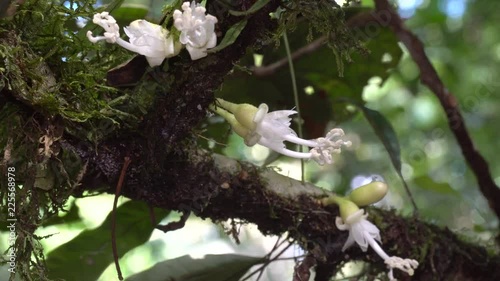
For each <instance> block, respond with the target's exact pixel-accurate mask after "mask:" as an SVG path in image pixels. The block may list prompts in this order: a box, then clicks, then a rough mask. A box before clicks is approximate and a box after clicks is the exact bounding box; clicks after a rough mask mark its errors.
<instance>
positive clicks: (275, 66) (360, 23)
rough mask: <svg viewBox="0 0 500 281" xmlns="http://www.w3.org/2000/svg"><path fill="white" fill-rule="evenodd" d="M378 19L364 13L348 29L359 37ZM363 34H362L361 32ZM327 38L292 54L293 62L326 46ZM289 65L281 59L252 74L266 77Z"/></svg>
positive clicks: (284, 59) (372, 14) (352, 21)
mask: <svg viewBox="0 0 500 281" xmlns="http://www.w3.org/2000/svg"><path fill="white" fill-rule="evenodd" d="M377 19H378V17H377V16H376V15H375V14H374V13H373V12H362V13H359V14H357V15H355V16H353V17H351V18H349V19H348V20H347V22H346V25H347V27H349V29H350V30H351V32H352V34H353V36H358V35H359V33H360V32H359V31H362V29H361V28H362V27H364V26H366V25H368V24H372V23H374V22H377ZM361 33H362V32H361ZM327 39H328V38H327V36H326V35H325V36H321V37H319V38H318V39H316V40H314V41H312V42H311V43H309V44H307V45H305V46H303V47H301V48H299V49H297V50H296V51H295V52H293V53H292V60H294V61H296V60H298V59H300V58H302V57H303V56H305V55H308V54H311V53H314V52H315V51H317V50H319V49H320V48H321V47H323V46H324V45H325V43H326V42H327ZM287 64H288V57H284V58H281V59H280V60H278V61H276V62H274V63H271V64H269V65H265V66H259V67H251V68H250V70H251V71H252V74H253V75H255V76H257V77H266V76H271V75H273V74H275V73H276V72H277V71H278V70H280V69H281V68H283V67H285V66H286V65H287Z"/></svg>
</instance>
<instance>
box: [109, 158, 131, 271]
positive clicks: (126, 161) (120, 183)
mask: <svg viewBox="0 0 500 281" xmlns="http://www.w3.org/2000/svg"><path fill="white" fill-rule="evenodd" d="M130 162H131V160H130V158H129V157H125V158H124V162H123V166H122V171H121V172H120V178H119V179H118V183H117V184H116V190H115V200H114V201H113V212H112V215H111V247H112V248H113V258H114V260H115V266H116V273H117V274H118V279H119V280H123V276H122V271H121V269H120V263H119V261H118V259H119V257H118V249H117V247H116V205H117V204H118V198H119V197H120V193H121V190H122V186H123V182H124V181H125V174H126V172H127V168H128V165H129V164H130Z"/></svg>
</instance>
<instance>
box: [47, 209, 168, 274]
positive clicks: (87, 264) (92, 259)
mask: <svg viewBox="0 0 500 281" xmlns="http://www.w3.org/2000/svg"><path fill="white" fill-rule="evenodd" d="M116 211H117V213H116V215H117V216H116V239H117V241H116V244H117V248H118V254H119V256H120V257H122V256H123V255H125V253H127V252H128V251H129V250H131V249H133V248H135V247H137V246H139V245H142V244H144V243H145V242H146V241H148V239H149V237H150V236H151V232H152V231H153V229H154V228H153V226H152V225H151V221H150V219H149V216H150V214H149V207H148V206H147V205H146V204H145V203H143V202H137V201H128V202H126V203H124V204H123V205H121V206H120V207H119V208H117V210H116ZM156 212H157V213H156V215H157V216H158V217H164V216H166V215H167V214H168V211H165V210H160V209H158V210H156ZM46 262H47V268H48V269H49V277H50V278H51V279H58V278H60V279H65V280H75V276H78V280H89V281H95V280H97V278H98V277H99V276H100V275H101V274H102V272H103V271H104V270H105V269H106V267H108V265H109V264H110V263H112V262H113V252H112V250H111V213H110V214H108V216H107V217H106V220H105V221H104V222H103V223H102V224H101V225H100V226H99V227H98V228H95V229H91V230H85V231H83V232H82V233H80V234H79V235H78V236H76V237H75V238H74V239H73V240H71V241H69V242H67V243H65V244H63V245H61V246H60V247H58V248H56V249H55V250H54V251H52V252H50V253H49V254H48V256H47V260H46Z"/></svg>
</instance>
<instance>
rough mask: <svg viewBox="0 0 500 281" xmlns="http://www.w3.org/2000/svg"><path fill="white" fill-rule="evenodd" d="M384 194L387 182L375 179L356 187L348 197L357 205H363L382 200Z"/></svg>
mask: <svg viewBox="0 0 500 281" xmlns="http://www.w3.org/2000/svg"><path fill="white" fill-rule="evenodd" d="M386 194H387V184H385V183H383V182H376V181H375V182H371V183H369V184H365V185H363V186H360V187H358V188H356V189H355V190H353V191H352V192H351V194H349V197H348V198H349V200H351V201H352V202H354V203H355V204H356V205H358V206H359V207H363V206H368V205H371V204H373V203H376V202H378V201H380V200H382V198H384V196H385V195H386Z"/></svg>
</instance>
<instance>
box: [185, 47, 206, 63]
mask: <svg viewBox="0 0 500 281" xmlns="http://www.w3.org/2000/svg"><path fill="white" fill-rule="evenodd" d="M186 49H187V50H188V52H189V55H190V56H191V60H197V59H201V58H204V57H206V56H207V53H206V49H199V48H193V47H192V46H191V45H189V44H188V45H186Z"/></svg>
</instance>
